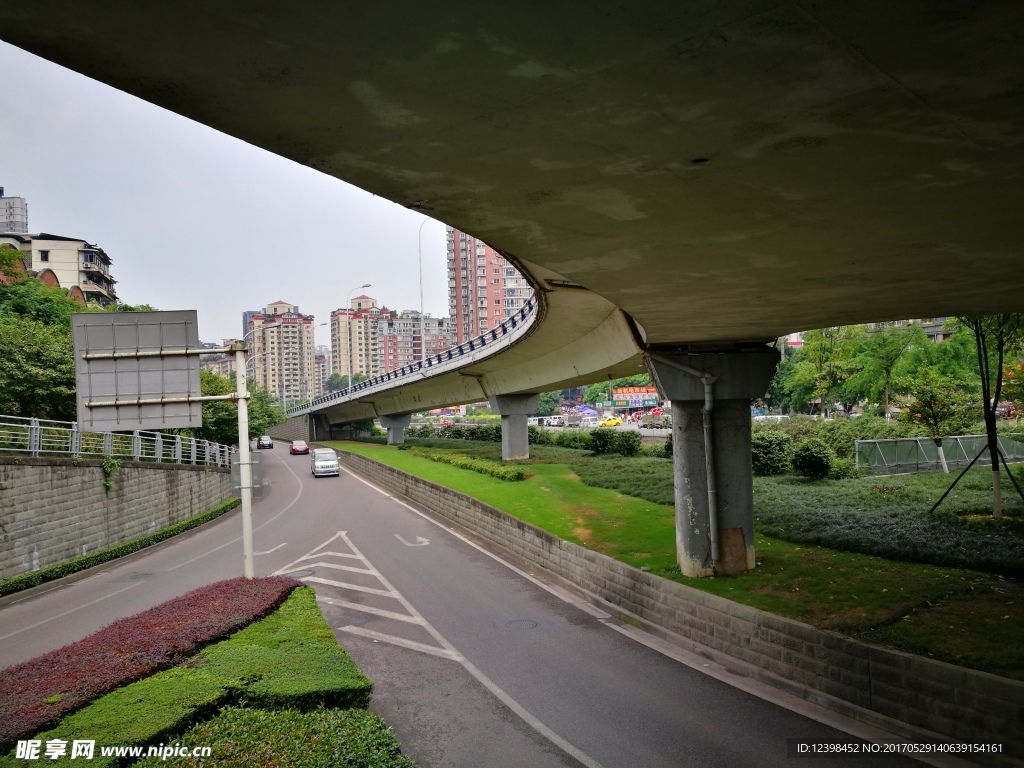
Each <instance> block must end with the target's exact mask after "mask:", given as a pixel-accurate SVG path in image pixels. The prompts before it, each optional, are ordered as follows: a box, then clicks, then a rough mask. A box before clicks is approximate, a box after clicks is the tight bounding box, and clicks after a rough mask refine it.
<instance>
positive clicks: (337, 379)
mask: <svg viewBox="0 0 1024 768" xmlns="http://www.w3.org/2000/svg"><path fill="white" fill-rule="evenodd" d="M367 378H369V377H368V376H367V375H366V374H364V373H359V372H356V373H354V374H352V386H355V385H356V384H358V383H359V382H361V381H366V379H367ZM325 386H326V389H327V391H328V392H344V391H345V390H347V389H348V376H343V375H342V374H340V373H338V372H337V371H335V372H334V373H332V374H331V375H330V376H328V377H327V384H326V385H325Z"/></svg>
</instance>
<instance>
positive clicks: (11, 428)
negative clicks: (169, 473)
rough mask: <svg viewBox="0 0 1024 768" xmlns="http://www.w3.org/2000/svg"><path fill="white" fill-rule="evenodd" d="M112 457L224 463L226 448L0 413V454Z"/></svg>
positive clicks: (155, 434) (161, 435) (189, 439)
mask: <svg viewBox="0 0 1024 768" xmlns="http://www.w3.org/2000/svg"><path fill="white" fill-rule="evenodd" d="M5 453H15V454H28V455H29V456H93V457H96V458H102V457H104V456H115V457H121V458H126V459H129V460H131V461H156V462H169V463H173V464H196V465H206V466H213V467H226V466H228V463H229V461H228V457H229V455H230V447H229V446H227V445H223V444H221V443H211V442H209V441H206V440H199V439H197V438H194V437H183V436H181V435H168V434H164V433H162V432H145V431H140V430H135V431H134V432H131V433H127V432H89V431H87V430H81V429H79V428H78V423H77V422H74V421H54V420H51V419H32V418H25V417H22V416H5V415H0V454H5Z"/></svg>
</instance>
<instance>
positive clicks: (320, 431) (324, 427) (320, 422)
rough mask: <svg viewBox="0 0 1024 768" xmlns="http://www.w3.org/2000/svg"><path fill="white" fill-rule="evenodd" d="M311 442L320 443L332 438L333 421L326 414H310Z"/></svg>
mask: <svg viewBox="0 0 1024 768" xmlns="http://www.w3.org/2000/svg"><path fill="white" fill-rule="evenodd" d="M308 426H309V438H308V439H309V442H310V444H312V443H318V442H321V441H323V440H330V439H331V422H330V421H328V419H327V417H326V416H321V415H320V414H317V413H311V414H309V424H308Z"/></svg>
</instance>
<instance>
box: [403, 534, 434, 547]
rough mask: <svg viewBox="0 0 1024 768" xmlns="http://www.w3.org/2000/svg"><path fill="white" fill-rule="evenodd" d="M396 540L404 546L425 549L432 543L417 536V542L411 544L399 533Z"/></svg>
mask: <svg viewBox="0 0 1024 768" xmlns="http://www.w3.org/2000/svg"><path fill="white" fill-rule="evenodd" d="M395 538H396V539H398V540H399V541H400V542H402V543H403V544H405V546H407V547H425V546H427V544H429V543H430V539H424V538H423V537H422V536H417V537H416V542H415V543H414V544H410V543H409V542H408V541H406V540H405V539H403V538H402V537H401V536H399V535H398V534H397V533H396V534H395Z"/></svg>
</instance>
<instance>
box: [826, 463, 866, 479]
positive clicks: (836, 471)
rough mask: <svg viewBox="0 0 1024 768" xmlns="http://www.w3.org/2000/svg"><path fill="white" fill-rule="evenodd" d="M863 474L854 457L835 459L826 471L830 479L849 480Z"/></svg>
mask: <svg viewBox="0 0 1024 768" xmlns="http://www.w3.org/2000/svg"><path fill="white" fill-rule="evenodd" d="M863 474H864V473H863V472H862V471H861V470H860V469H859V468H858V467H857V462H856V461H855V460H854V459H835V460H834V461H833V462H832V466H831V467H830V468H829V471H828V476H829V479H830V480H849V479H850V478H852V477H860V476H861V475H863Z"/></svg>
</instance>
